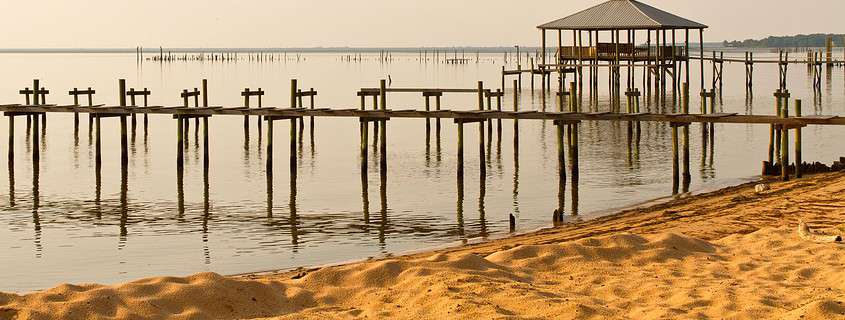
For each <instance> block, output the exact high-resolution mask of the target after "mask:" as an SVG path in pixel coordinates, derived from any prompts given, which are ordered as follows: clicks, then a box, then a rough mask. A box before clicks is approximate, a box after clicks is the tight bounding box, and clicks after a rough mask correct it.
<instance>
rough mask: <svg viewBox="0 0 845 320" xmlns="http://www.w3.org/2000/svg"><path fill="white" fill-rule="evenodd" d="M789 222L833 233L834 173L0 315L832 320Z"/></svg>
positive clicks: (817, 272) (836, 302) (13, 298)
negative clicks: (353, 258)
mask: <svg viewBox="0 0 845 320" xmlns="http://www.w3.org/2000/svg"><path fill="white" fill-rule="evenodd" d="M758 183H767V184H769V185H770V187H771V189H770V190H767V191H764V192H762V193H758V192H756V191H755V190H754V186H755V185H756V184H758ZM799 220H805V221H806V222H808V224H809V225H810V226H811V228H813V229H814V230H821V232H826V233H831V232H834V233H835V232H845V224H843V222H845V172H837V173H824V174H817V175H813V176H809V177H805V178H802V179H798V180H792V181H789V182H775V181H774V180H773V179H768V180H763V181H760V182H747V183H742V184H739V185H735V186H729V187H726V188H721V189H718V190H715V191H711V192H704V193H701V194H696V195H692V196H687V197H680V198H676V199H672V200H670V201H666V202H662V203H657V204H652V205H646V206H635V207H634V208H629V209H625V210H621V211H618V212H616V213H615V214H612V215H608V216H603V217H598V218H595V219H590V220H586V221H579V222H572V223H568V224H565V225H562V226H558V227H555V228H547V229H541V230H538V231H534V232H528V233H524V234H519V235H513V236H508V237H504V238H500V239H493V240H490V241H485V242H481V243H475V244H467V245H461V246H457V247H448V248H442V249H437V250H425V251H422V252H417V253H409V254H405V255H401V256H387V257H382V258H378V259H368V260H364V261H357V262H352V263H347V264H340V265H331V266H324V267H314V268H299V269H295V270H277V271H268V272H255V273H248V274H240V275H232V276H220V275H217V274H213V273H200V274H196V275H192V276H188V277H157V278H148V279H142V280H137V281H133V282H128V283H123V284H117V285H111V286H103V285H68V284H64V285H60V286H57V287H55V288H53V289H48V290H44V291H38V292H34V293H30V294H26V295H17V294H8V293H0V319H2V320H6V319H59V318H91V317H116V318H132V317H138V318H154V319H165V318H224V319H256V318H267V319H270V318H272V319H299V318H306V319H312V318H314V319H316V318H362V317H370V318H403V319H404V318H407V319H418V318H425V319H428V318H444V317H446V318H467V319H471V318H493V317H529V318H549V317H552V318H572V319H589V318H597V317H598V318H677V317H697V318H716V317H718V318H722V317H728V318H731V317H736V318H769V317H776V316H777V317H784V318H787V319H793V318H794V319H798V318H804V319H831V318H840V317H841V318H845V275H843V274H842V272H841V270H842V268H843V267H845V256H843V255H842V253H845V251H843V250H845V246H843V245H841V244H833V243H827V244H820V243H813V242H809V241H803V240H802V239H801V238H799V237H798V235H797V233H796V232H795V230H796V227H797V226H798V221H799ZM840 234H841V233H840Z"/></svg>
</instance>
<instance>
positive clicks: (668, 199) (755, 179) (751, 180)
mask: <svg viewBox="0 0 845 320" xmlns="http://www.w3.org/2000/svg"><path fill="white" fill-rule="evenodd" d="M736 180H737V181H745V182H741V183H739V184H728V183H725V184H724V185H714V186H711V187H706V188H701V189H698V190H694V191H690V192H687V193H682V194H678V195H670V196H664V197H659V198H654V199H650V200H644V201H641V202H638V203H634V204H631V205H627V206H621V207H616V208H609V209H602V210H597V211H592V212H587V213H586V214H585V215H597V216H596V217H593V218H589V219H587V220H573V221H568V222H564V223H562V224H561V225H560V226H545V227H537V228H534V229H530V230H525V231H523V232H515V233H507V234H499V235H496V236H493V237H489V238H487V239H484V240H480V241H477V240H474V239H478V238H474V239H467V240H466V243H461V241H460V240H456V241H454V242H451V243H445V244H439V245H435V246H430V247H425V248H420V249H412V250H405V251H400V252H393V253H387V254H385V255H381V256H376V257H369V258H362V259H351V260H346V261H340V262H336V263H326V264H320V265H312V266H297V267H290V268H280V269H270V270H259V271H249V272H239V273H233V274H225V275H223V276H226V277H235V278H239V277H241V278H250V277H252V276H258V275H288V274H290V275H296V274H298V273H301V272H302V271H303V270H319V269H322V268H330V267H338V266H344V265H350V264H356V263H363V262H369V261H379V260H384V259H393V258H401V257H406V256H417V255H426V254H433V253H438V252H447V251H450V249H461V248H464V247H468V246H474V245H483V244H487V243H491V242H496V241H502V240H505V239H510V238H513V237H519V236H530V235H532V234H535V233H539V232H544V231H553V230H555V229H557V228H559V227H561V226H566V225H569V224H574V223H587V222H590V221H593V220H596V219H601V218H610V219H611V220H612V218H613V217H614V216H617V215H620V214H622V213H625V212H628V211H632V210H645V209H649V208H653V207H657V206H660V205H666V204H671V203H672V202H674V201H677V200H682V199H688V198H694V197H699V196H706V195H709V194H711V193H716V192H720V191H722V190H726V189H731V190H733V189H734V188H742V187H752V188H753V187H754V186H755V185H757V184H759V183H769V182H777V181H779V180H778V179H777V178H775V177H769V178H766V177H762V176H759V175H758V176H750V177H747V178H739V179H736ZM568 217H572V216H568Z"/></svg>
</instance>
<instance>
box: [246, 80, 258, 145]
mask: <svg viewBox="0 0 845 320" xmlns="http://www.w3.org/2000/svg"><path fill="white" fill-rule="evenodd" d="M243 95H244V108H249V88H244V92H243ZM258 117H259V122H260V121H261V116H258ZM248 136H249V116H248V115H244V137H248Z"/></svg>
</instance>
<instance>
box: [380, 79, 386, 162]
mask: <svg viewBox="0 0 845 320" xmlns="http://www.w3.org/2000/svg"><path fill="white" fill-rule="evenodd" d="M379 101H380V102H381V110H382V111H384V110H387V81H386V80H384V79H381V80H380V81H379ZM380 121H381V126H380V127H379V130H380V132H379V139H380V140H381V148H380V149H379V151H380V152H381V157H380V159H379V160H380V162H379V168H380V169H381V173H382V174H387V121H386V120H380Z"/></svg>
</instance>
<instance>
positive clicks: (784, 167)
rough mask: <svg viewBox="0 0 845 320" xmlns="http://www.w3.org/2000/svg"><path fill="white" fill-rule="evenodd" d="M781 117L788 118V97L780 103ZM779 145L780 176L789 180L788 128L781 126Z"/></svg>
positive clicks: (784, 179)
mask: <svg viewBox="0 0 845 320" xmlns="http://www.w3.org/2000/svg"><path fill="white" fill-rule="evenodd" d="M782 109H783V110H782V112H781V117H782V118H789V99H788V98H784V99H783V104H782ZM781 128H782V129H781V141H780V142H781V147H780V152H781V153H780V177H781V179H782V180H783V181H789V134H787V133H788V132H789V130H787V129H786V127H785V126H781Z"/></svg>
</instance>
